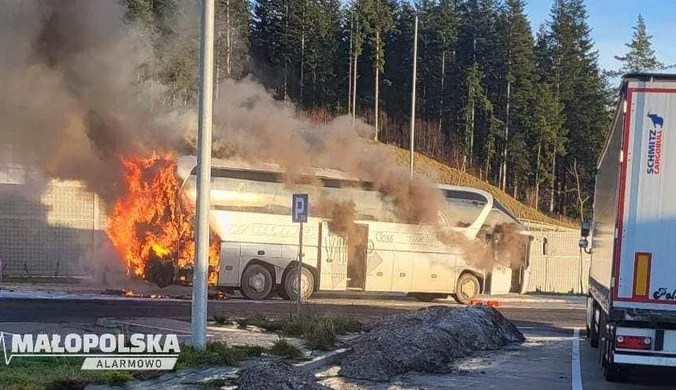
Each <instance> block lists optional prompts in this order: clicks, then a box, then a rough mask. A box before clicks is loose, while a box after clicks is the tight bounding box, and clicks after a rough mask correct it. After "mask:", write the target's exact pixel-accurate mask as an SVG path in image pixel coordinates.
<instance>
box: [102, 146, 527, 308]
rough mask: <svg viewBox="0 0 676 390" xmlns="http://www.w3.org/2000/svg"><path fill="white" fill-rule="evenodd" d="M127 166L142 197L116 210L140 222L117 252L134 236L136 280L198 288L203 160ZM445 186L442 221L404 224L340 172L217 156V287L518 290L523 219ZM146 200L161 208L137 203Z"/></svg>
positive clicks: (245, 291)
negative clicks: (301, 199) (301, 200)
mask: <svg viewBox="0 0 676 390" xmlns="http://www.w3.org/2000/svg"><path fill="white" fill-rule="evenodd" d="M130 165H131V167H127V168H128V169H129V168H133V169H130V170H129V171H130V175H129V176H130V179H131V180H127V182H128V183H130V182H131V183H134V185H130V188H131V189H130V193H133V194H134V195H133V196H131V197H130V196H128V197H127V198H133V199H134V200H127V201H126V202H124V204H123V205H121V206H120V207H116V211H118V215H122V214H125V213H126V214H127V215H128V214H132V215H141V214H142V215H144V216H143V218H140V219H139V218H136V222H135V223H130V222H128V221H127V220H129V219H130V218H126V219H125V218H121V219H122V220H123V221H125V222H124V223H118V224H117V225H115V224H111V226H112V228H111V229H109V236H111V239H112V240H113V242H114V243H115V244H116V247H118V244H117V242H119V241H121V240H120V237H121V236H125V237H132V236H133V237H132V238H131V239H128V240H127V241H126V242H128V243H132V244H131V245H129V244H127V245H126V247H125V250H124V251H122V253H123V257H124V258H125V259H126V260H127V261H128V262H129V263H130V267H131V269H132V270H133V271H132V272H134V273H135V274H136V275H138V276H141V277H143V278H145V279H147V280H149V281H152V282H154V283H157V284H158V285H160V286H166V285H168V284H171V283H174V282H176V283H190V282H191V281H192V260H193V257H194V241H193V237H194V230H193V229H194V227H193V218H194V204H195V203H194V202H195V195H196V159H195V158H194V157H191V156H184V157H179V158H177V159H176V160H174V159H173V158H170V157H168V156H161V157H159V158H158V157H157V156H155V159H154V160H153V161H146V162H145V165H144V163H141V164H140V165H141V167H140V168H139V162H138V161H137V162H135V164H130ZM137 168H138V169H137ZM172 170H173V176H171V174H170V173H171V172H169V171H172ZM144 171H145V172H144ZM144 177H145V178H144ZM143 180H145V181H146V184H143V185H142V184H141V182H142V181H143ZM438 189H439V191H440V192H441V194H442V195H443V199H444V200H445V202H444V205H443V206H442V207H441V208H440V210H439V211H438V221H437V223H433V224H421V223H411V222H402V221H401V220H400V218H398V217H397V213H396V207H397V205H396V202H395V201H394V200H393V199H391V197H390V196H388V195H387V194H383V193H381V192H379V191H377V190H376V189H375V188H374V186H373V184H372V183H369V182H367V181H363V180H360V179H359V178H356V177H353V176H350V175H347V174H345V173H344V172H341V171H337V170H332V169H310V170H308V171H307V172H305V173H303V174H298V175H294V177H293V179H292V180H290V179H289V177H288V175H287V174H286V173H285V171H284V170H283V169H282V168H281V167H279V166H277V165H274V164H249V163H243V162H239V161H231V160H220V159H214V160H212V183H211V212H210V226H211V229H212V234H211V238H212V240H211V246H210V248H211V250H210V259H209V282H210V284H211V285H215V286H217V287H218V288H219V289H222V290H225V291H227V292H233V291H234V290H239V291H240V293H241V294H242V295H243V296H244V297H245V298H248V299H265V298H268V297H270V296H272V295H274V294H277V295H279V296H280V297H282V298H285V299H294V298H295V297H297V295H298V294H299V290H300V294H301V296H302V297H303V298H307V297H309V296H310V295H312V294H313V293H314V292H315V291H319V290H321V291H344V290H358V291H372V292H373V291H378V292H401V293H407V294H408V295H410V296H414V297H417V298H418V299H420V300H425V301H429V300H433V299H435V298H442V297H446V296H448V295H453V296H454V298H455V299H456V300H457V301H459V302H462V303H468V302H469V301H471V300H472V299H475V298H476V297H477V296H478V295H479V294H480V293H482V292H490V293H492V294H496V293H507V292H510V291H517V292H521V290H522V289H523V287H525V284H526V281H525V280H524V278H525V275H526V274H527V272H525V271H526V268H527V267H528V265H529V262H528V253H529V251H528V246H529V245H530V240H529V239H528V236H527V233H526V232H525V229H524V228H523V226H522V225H521V224H520V223H519V221H518V220H517V219H516V218H515V217H514V216H513V215H512V214H511V213H510V212H509V211H508V210H507V209H506V208H505V207H504V206H503V205H501V204H500V203H499V202H497V201H496V200H495V199H494V198H493V196H491V195H490V194H489V193H486V192H484V191H480V190H477V189H473V188H467V187H456V186H446V185H439V186H438ZM167 192H169V193H167ZM298 192H302V193H307V194H309V198H310V213H309V217H308V222H307V224H306V225H305V228H304V230H303V241H304V243H305V244H304V247H303V256H302V259H303V260H302V262H303V267H302V271H301V286H300V289H299V286H298V282H297V281H298V267H297V265H298V263H297V262H298V258H299V253H298V238H299V227H298V225H297V224H294V223H292V221H291V197H292V194H293V193H298ZM149 195H150V196H151V197H152V198H153V199H154V201H147V202H146V201H143V200H139V199H138V198H142V197H144V196H145V197H148V196H149ZM158 199H159V200H161V201H158ZM146 203H147V204H146ZM150 203H152V204H150ZM118 209H119V210H118ZM149 210H150V211H151V212H150V213H149V212H148V211H149ZM141 211H143V212H141ZM149 214H150V215H149ZM114 217H115V214H113V222H115V221H116V219H115V218H114ZM132 219H133V218H132ZM120 225H121V226H122V227H124V229H116V228H115V226H120ZM120 230H122V231H124V232H125V234H120V232H119V231H120ZM140 230H144V232H143V233H142V234H140V233H139V232H140ZM116 237H117V240H116ZM116 241H117V242H116ZM118 250H119V247H118Z"/></svg>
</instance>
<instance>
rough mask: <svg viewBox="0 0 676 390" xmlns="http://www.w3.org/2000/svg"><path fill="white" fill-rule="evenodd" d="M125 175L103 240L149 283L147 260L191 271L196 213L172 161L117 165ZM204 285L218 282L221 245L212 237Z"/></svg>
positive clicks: (160, 158) (161, 158) (158, 156)
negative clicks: (119, 197)
mask: <svg viewBox="0 0 676 390" xmlns="http://www.w3.org/2000/svg"><path fill="white" fill-rule="evenodd" d="M122 164H123V166H124V168H125V170H126V172H125V175H124V183H125V185H126V189H127V193H126V195H125V196H124V197H123V198H121V199H118V200H117V201H116V202H115V204H114V205H113V209H112V212H111V213H110V215H109V217H110V218H109V221H110V222H109V224H108V228H107V229H106V233H107V234H108V237H109V238H110V240H111V241H112V243H113V245H114V246H115V248H116V250H117V252H118V253H119V254H120V256H121V257H122V258H123V259H124V260H125V261H126V262H127V264H128V267H129V268H128V269H129V271H130V272H133V273H134V274H135V275H137V276H140V277H148V275H147V274H146V273H147V266H148V264H149V262H150V261H151V260H157V261H163V262H166V261H174V262H175V263H176V264H177V265H178V267H179V268H183V267H186V266H191V265H192V264H193V259H194V255H195V241H194V236H195V226H194V223H193V222H194V216H195V207H194V206H193V205H192V203H191V202H190V201H189V200H188V197H187V196H186V195H185V194H182V193H180V187H181V183H180V181H179V178H178V176H177V175H176V160H175V159H174V156H173V155H171V154H170V153H153V154H152V156H149V157H127V158H123V159H122ZM210 241H211V244H210V248H209V267H210V269H209V283H211V284H213V283H215V282H216V280H217V277H218V275H217V270H218V259H219V243H220V240H219V239H218V237H217V236H216V235H215V233H214V232H213V231H212V232H211V240H210Z"/></svg>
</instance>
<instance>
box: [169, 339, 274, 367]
mask: <svg viewBox="0 0 676 390" xmlns="http://www.w3.org/2000/svg"><path fill="white" fill-rule="evenodd" d="M264 352H265V348H263V347H261V346H233V347H229V346H227V345H226V344H225V343H220V342H209V343H207V345H206V348H205V349H204V350H203V351H199V350H197V349H195V348H193V347H192V346H190V345H184V346H182V347H181V354H180V355H179V356H178V361H177V362H176V368H184V367H198V366H221V365H227V366H236V365H238V364H239V362H241V361H242V360H246V359H249V358H252V357H256V356H260V355H261V354H262V353H264Z"/></svg>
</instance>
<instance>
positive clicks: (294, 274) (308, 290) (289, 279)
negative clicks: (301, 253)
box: [280, 264, 315, 301]
mask: <svg viewBox="0 0 676 390" xmlns="http://www.w3.org/2000/svg"><path fill="white" fill-rule="evenodd" d="M282 285H283V286H284V293H285V294H286V296H288V297H289V299H290V300H292V301H295V300H296V299H298V264H295V265H291V266H290V268H289V269H288V271H286V272H285V275H284V280H283V281H282ZM300 290H301V299H308V298H310V296H311V295H312V293H313V292H314V291H315V277H314V276H313V275H312V272H311V271H310V270H309V269H307V268H305V267H303V272H302V273H301V289H300ZM280 296H281V294H280Z"/></svg>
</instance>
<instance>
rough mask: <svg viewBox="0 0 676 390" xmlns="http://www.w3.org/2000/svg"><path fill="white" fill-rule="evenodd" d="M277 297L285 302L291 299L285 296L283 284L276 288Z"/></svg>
mask: <svg viewBox="0 0 676 390" xmlns="http://www.w3.org/2000/svg"><path fill="white" fill-rule="evenodd" d="M277 295H279V297H280V298H282V299H284V300H287V301H288V300H290V299H291V297H289V296H288V295H287V294H286V290H285V289H284V284H280V285H279V286H277Z"/></svg>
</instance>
